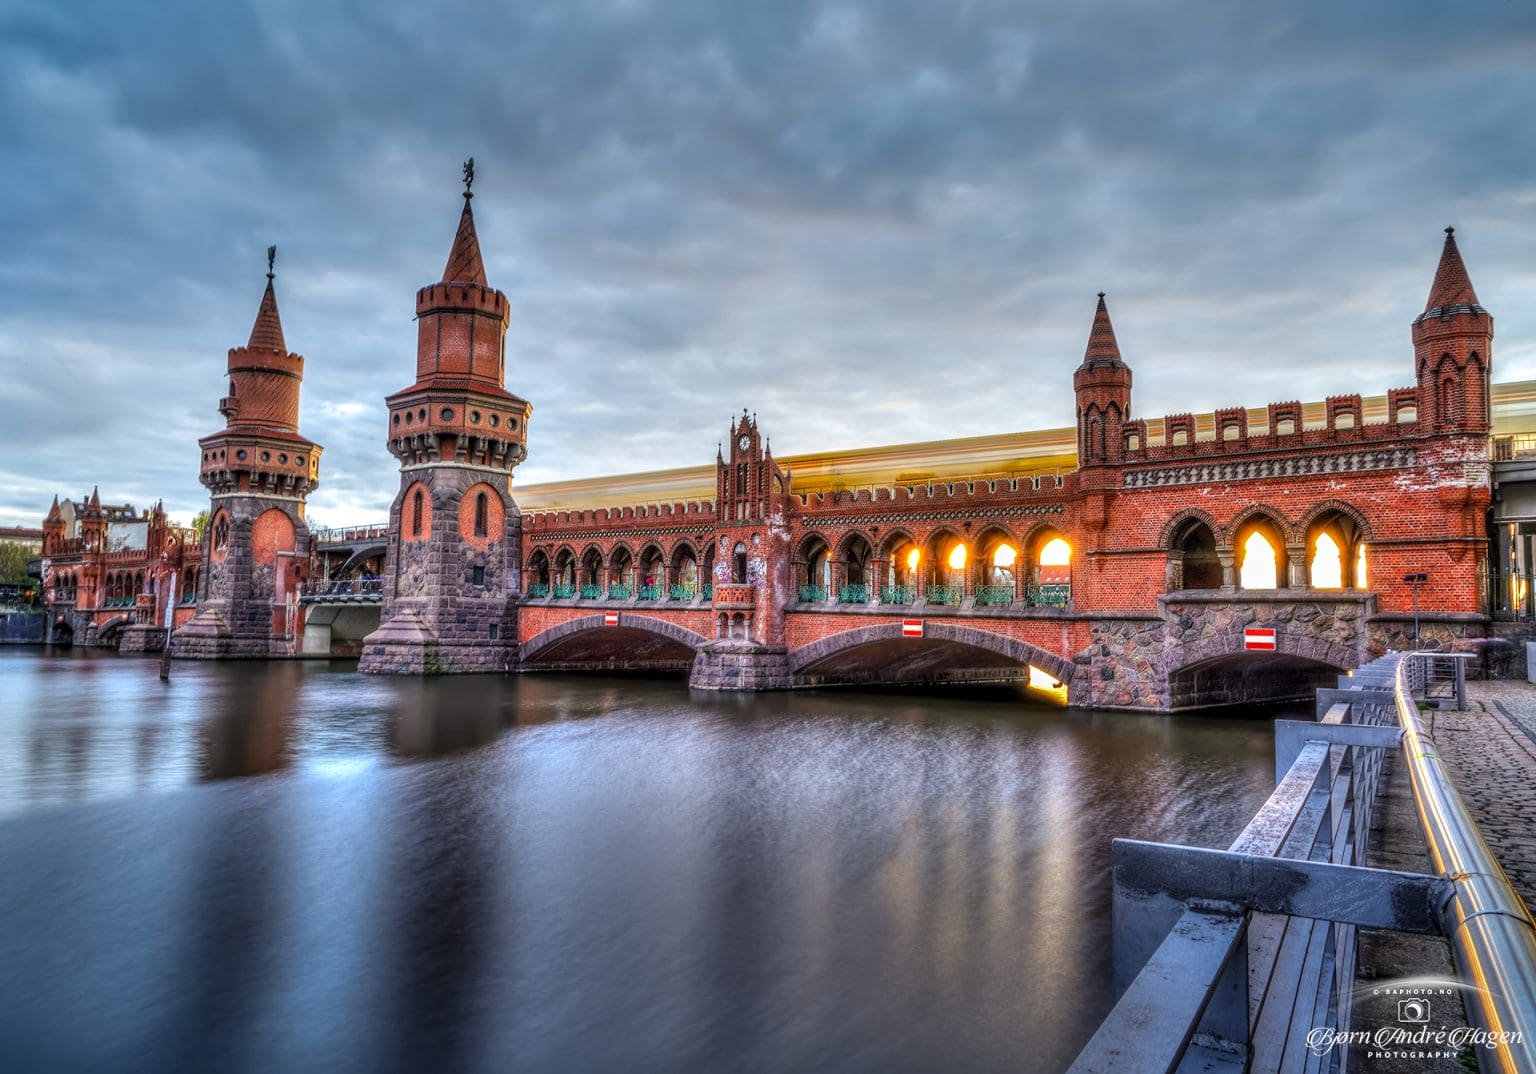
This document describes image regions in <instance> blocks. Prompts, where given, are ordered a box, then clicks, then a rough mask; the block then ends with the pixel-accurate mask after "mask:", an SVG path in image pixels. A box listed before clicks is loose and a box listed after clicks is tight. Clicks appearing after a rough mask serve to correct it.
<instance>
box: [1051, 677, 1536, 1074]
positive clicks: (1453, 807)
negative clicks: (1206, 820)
mask: <svg viewBox="0 0 1536 1074" xmlns="http://www.w3.org/2000/svg"><path fill="white" fill-rule="evenodd" d="M1441 655H1443V654H1411V655H1408V656H1402V655H1399V654H1390V655H1388V656H1386V657H1383V658H1381V659H1380V660H1377V661H1375V662H1373V663H1372V664H1369V665H1366V666H1365V667H1363V668H1361V669H1360V670H1359V671H1358V672H1356V673H1355V674H1354V675H1352V676H1341V677H1340V680H1339V687H1340V688H1339V689H1336V690H1319V691H1318V700H1317V707H1318V711H1319V713H1320V714H1321V718H1320V720H1319V722H1317V723H1310V722H1306V721H1296V720H1279V721H1276V723H1275V769H1276V778H1277V781H1278V786H1276V788H1275V791H1274V793H1273V794H1272V795H1270V798H1269V800H1268V801H1267V802H1266V803H1265V804H1264V806H1263V808H1261V809H1260V810H1259V812H1258V814H1257V815H1256V816H1255V817H1254V818H1253V820H1252V821H1251V822H1250V823H1249V824H1248V826H1247V828H1245V829H1244V831H1243V833H1242V834H1241V835H1240V836H1238V838H1237V840H1236V841H1235V842H1234V843H1233V844H1232V846H1231V847H1230V848H1229V849H1228V850H1226V851H1218V850H1208V849H1203V848H1197V847H1180V846H1172V845H1168V844H1161V843H1147V842H1141V841H1139V840H1128V839H1117V840H1115V844H1114V967H1115V986H1116V994H1117V997H1118V1000H1117V1002H1116V1004H1115V1007H1114V1009H1113V1010H1112V1011H1111V1012H1110V1014H1109V1016H1108V1018H1106V1019H1105V1021H1104V1022H1103V1023H1102V1024H1101V1025H1100V1027H1099V1029H1098V1031H1097V1032H1096V1033H1095V1034H1094V1036H1093V1038H1092V1039H1091V1040H1090V1041H1089V1042H1088V1044H1087V1046H1086V1047H1085V1048H1084V1049H1083V1051H1082V1052H1081V1053H1080V1054H1079V1055H1078V1057H1077V1060H1076V1062H1075V1063H1074V1064H1073V1065H1072V1067H1071V1071H1072V1072H1073V1074H1090V1072H1100V1071H1111V1070H1113V1071H1164V1072H1172V1071H1175V1070H1191V1069H1199V1070H1207V1071H1248V1070H1282V1069H1284V1070H1289V1069H1292V1068H1294V1069H1297V1070H1302V1069H1305V1070H1309V1071H1310V1070H1319V1071H1334V1072H1337V1071H1340V1070H1342V1069H1344V1066H1345V1064H1346V1063H1347V1058H1348V1054H1347V1047H1348V1044H1347V1042H1348V1041H1349V1039H1350V1038H1349V1036H1348V1033H1349V1030H1350V1024H1351V1017H1352V1013H1353V1003H1352V997H1353V994H1354V988H1355V957H1356V933H1357V931H1358V929H1360V928H1384V929H1393V930H1397V931H1403V932H1416V933H1423V934H1442V935H1445V936H1447V937H1449V938H1450V939H1451V942H1452V946H1453V949H1454V951H1455V955H1456V962H1457V968H1458V970H1459V971H1460V973H1461V974H1462V976H1463V977H1464V978H1465V979H1466V981H1468V982H1469V983H1470V984H1472V985H1473V986H1475V987H1474V988H1472V989H1469V990H1468V996H1467V1010H1468V1014H1469V1015H1470V1016H1471V1018H1472V1020H1473V1021H1474V1022H1475V1023H1476V1024H1477V1025H1478V1026H1479V1027H1480V1028H1482V1029H1484V1030H1487V1031H1489V1033H1491V1034H1493V1038H1492V1039H1493V1040H1494V1042H1495V1043H1494V1044H1493V1046H1492V1047H1490V1048H1483V1047H1480V1048H1479V1049H1478V1053H1479V1060H1480V1062H1481V1064H1482V1069H1483V1070H1485V1071H1488V1070H1497V1071H1506V1072H1511V1074H1512V1072H1515V1071H1526V1072H1529V1071H1536V923H1533V921H1532V918H1531V916H1530V913H1529V911H1528V910H1527V909H1526V907H1525V905H1524V904H1523V903H1522V902H1521V901H1520V898H1519V896H1518V895H1517V894H1516V893H1515V892H1514V890H1513V889H1512V888H1511V887H1510V886H1509V882H1508V880H1507V879H1506V878H1505V876H1504V873H1503V871H1502V869H1501V868H1500V867H1499V865H1498V862H1497V861H1496V860H1494V858H1493V855H1492V853H1491V852H1490V851H1489V850H1488V847H1487V845H1486V844H1485V843H1484V842H1483V839H1482V836H1481V834H1480V833H1479V832H1478V830H1477V826H1476V825H1475V824H1474V823H1473V821H1472V819H1471V817H1470V815H1469V814H1468V813H1467V811H1466V807H1465V806H1464V805H1463V804H1462V802H1461V799H1460V796H1459V795H1458V794H1457V793H1456V790H1455V788H1454V787H1453V786H1452V785H1451V781H1450V778H1449V776H1448V775H1447V774H1446V772H1445V768H1444V766H1443V764H1442V763H1441V761H1440V759H1439V757H1438V755H1437V753H1436V752H1435V749H1434V744H1433V743H1432V742H1431V741H1430V740H1429V739H1428V737H1427V736H1426V735H1425V734H1424V731H1423V727H1422V725H1421V723H1420V722H1419V714H1418V702H1417V701H1416V700H1415V698H1414V693H1415V691H1420V692H1422V691H1423V690H1424V689H1426V688H1429V687H1430V686H1431V685H1432V684H1433V683H1434V682H1435V681H1437V678H1439V679H1443V678H1445V677H1446V675H1447V671H1448V673H1449V677H1451V678H1455V679H1460V677H1461V675H1460V671H1459V670H1456V669H1454V668H1451V669H1446V668H1440V667H1438V665H1437V659H1438V657H1439V656H1441ZM1448 700H1449V699H1448ZM1399 745H1400V746H1401V747H1402V750H1403V761H1404V764H1405V767H1406V769H1407V773H1408V777H1409V780H1410V782H1411V784H1412V787H1413V795H1414V800H1415V802H1416V803H1417V806H1418V811H1419V817H1420V822H1421V824H1422V826H1423V829H1424V833H1425V837H1426V840H1427V841H1428V844H1429V847H1430V860H1431V861H1432V862H1433V864H1434V867H1435V869H1436V874H1434V875H1430V874H1418V873H1403V872H1395V871H1390V870H1385V869H1368V868H1363V867H1362V864H1363V860H1364V855H1365V850H1366V846H1367V843H1368V837H1369V832H1370V813H1371V808H1372V803H1373V801H1374V798H1375V790H1376V783H1377V779H1378V774H1379V771H1380V765H1381V757H1382V752H1383V750H1385V749H1390V748H1396V747H1398V746H1399ZM1250 996H1252V997H1253V1002H1252V1003H1250ZM1314 1031H1322V1032H1324V1033H1325V1034H1330V1033H1331V1037H1330V1038H1329V1039H1330V1040H1331V1041H1333V1042H1334V1043H1332V1044H1331V1045H1330V1046H1327V1047H1321V1048H1320V1047H1318V1046H1316V1040H1315V1037H1314V1036H1313V1033H1314Z"/></svg>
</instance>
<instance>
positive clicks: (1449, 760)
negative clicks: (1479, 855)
mask: <svg viewBox="0 0 1536 1074" xmlns="http://www.w3.org/2000/svg"><path fill="white" fill-rule="evenodd" d="M1467 703H1468V711H1466V712H1428V713H1425V721H1426V725H1427V729H1428V731H1429V733H1430V735H1431V737H1433V738H1434V740H1435V745H1436V746H1437V747H1438V748H1439V750H1440V756H1441V757H1442V758H1443V759H1444V760H1445V764H1446V767H1447V768H1448V769H1449V770H1450V773H1451V778H1452V779H1453V780H1454V781H1455V783H1456V789H1457V790H1458V791H1460V792H1461V797H1462V800H1463V801H1465V802H1466V803H1467V808H1468V809H1469V810H1471V812H1472V816H1473V818H1474V819H1475V820H1476V821H1477V825H1478V827H1479V828H1481V829H1482V831H1483V837H1484V838H1485V839H1487V840H1488V845H1489V846H1490V847H1491V848H1492V849H1493V852H1494V854H1495V855H1497V856H1498V859H1499V863H1500V864H1501V865H1503V866H1504V871H1505V872H1506V873H1508V874H1509V880H1510V883H1512V884H1513V885H1514V886H1515V890H1516V891H1518V892H1519V893H1520V897H1521V898H1522V899H1524V900H1525V904H1526V905H1527V906H1530V907H1536V685H1533V684H1531V683H1526V682H1512V681H1503V680H1501V681H1496V682H1469V683H1467Z"/></svg>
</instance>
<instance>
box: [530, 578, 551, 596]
mask: <svg viewBox="0 0 1536 1074" xmlns="http://www.w3.org/2000/svg"><path fill="white" fill-rule="evenodd" d="M528 596H529V598H530V599H531V598H536V597H547V596H549V583H548V582H534V583H533V584H531V585H530V586H529V587H528Z"/></svg>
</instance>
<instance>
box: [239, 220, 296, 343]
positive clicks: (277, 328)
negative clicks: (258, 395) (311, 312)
mask: <svg viewBox="0 0 1536 1074" xmlns="http://www.w3.org/2000/svg"><path fill="white" fill-rule="evenodd" d="M276 260H277V247H276V246H268V247H267V289H266V291H265V292H264V293H263V294H262V296H261V308H260V309H258V310H257V311H256V323H255V324H253V325H252V326H251V340H250V342H249V343H247V344H246V347H247V348H248V349H250V350H253V351H254V350H266V351H280V352H282V353H283V354H287V353H288V345H287V343H285V342H284V341H283V322H282V319H281V318H280V317H278V315H277V292H276V291H274V290H273V289H272V277H273V272H272V265H273V262H275V261H276Z"/></svg>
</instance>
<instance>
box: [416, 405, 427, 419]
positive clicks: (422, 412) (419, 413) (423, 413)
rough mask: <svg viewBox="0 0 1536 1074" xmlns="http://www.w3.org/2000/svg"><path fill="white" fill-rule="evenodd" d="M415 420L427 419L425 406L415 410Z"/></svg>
mask: <svg viewBox="0 0 1536 1074" xmlns="http://www.w3.org/2000/svg"><path fill="white" fill-rule="evenodd" d="M416 420H417V421H426V420H427V408H426V407H422V408H421V409H420V410H418V411H416Z"/></svg>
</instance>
